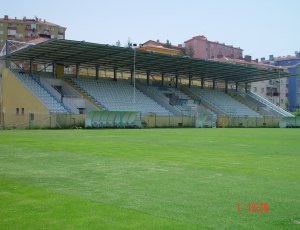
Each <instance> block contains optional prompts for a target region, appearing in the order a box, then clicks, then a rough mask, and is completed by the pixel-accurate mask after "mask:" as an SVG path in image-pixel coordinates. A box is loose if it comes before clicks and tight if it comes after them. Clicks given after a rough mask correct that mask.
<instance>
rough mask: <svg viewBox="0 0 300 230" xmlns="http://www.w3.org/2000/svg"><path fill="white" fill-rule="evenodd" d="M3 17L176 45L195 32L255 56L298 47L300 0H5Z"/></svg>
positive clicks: (105, 39)
mask: <svg viewBox="0 0 300 230" xmlns="http://www.w3.org/2000/svg"><path fill="white" fill-rule="evenodd" d="M2 1H3V2H2V3H1V9H0V17H3V16H4V15H8V16H9V17H10V18H14V17H17V18H23V17H24V16H26V17H27V18H34V17H38V18H42V19H46V21H50V22H53V23H56V24H59V25H61V26H64V27H67V31H66V39H72V40H80V41H82V40H84V41H87V42H95V43H101V44H115V43H116V42H117V41H118V40H119V41H120V42H121V44H122V45H124V44H126V43H127V41H128V39H130V40H131V41H132V42H133V43H137V44H140V43H144V42H146V41H148V40H157V39H159V40H160V41H166V40H167V39H168V40H169V41H170V42H171V43H172V44H174V45H177V44H181V43H184V41H186V40H188V39H190V38H192V37H193V36H197V35H204V36H206V37H207V38H208V40H211V41H219V42H222V43H225V44H228V45H233V46H235V47H241V48H242V49H243V50H244V55H251V56H252V58H261V57H269V55H270V54H273V55H275V56H287V55H294V53H295V51H300V29H299V9H300V1H299V0H284V1H282V0H251V1H249V0H152V1H145V0H139V1H138V0H126V1H122V0H107V1H104V0H98V1H97V0H51V1H50V0H49V1H40V0H26V1H22V0H9V1H8V0H6V1H4V0H2Z"/></svg>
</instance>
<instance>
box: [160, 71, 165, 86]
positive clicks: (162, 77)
mask: <svg viewBox="0 0 300 230" xmlns="http://www.w3.org/2000/svg"><path fill="white" fill-rule="evenodd" d="M164 81H165V75H164V73H162V74H161V86H164Z"/></svg>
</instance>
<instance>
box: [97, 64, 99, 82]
mask: <svg viewBox="0 0 300 230" xmlns="http://www.w3.org/2000/svg"><path fill="white" fill-rule="evenodd" d="M98 79H99V65H96V80H98Z"/></svg>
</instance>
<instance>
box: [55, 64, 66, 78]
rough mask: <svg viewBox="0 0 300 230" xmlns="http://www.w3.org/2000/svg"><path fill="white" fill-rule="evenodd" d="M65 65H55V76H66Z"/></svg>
mask: <svg viewBox="0 0 300 230" xmlns="http://www.w3.org/2000/svg"><path fill="white" fill-rule="evenodd" d="M64 67H65V66H64V65H60V64H56V65H55V76H57V77H58V78H63V77H64Z"/></svg>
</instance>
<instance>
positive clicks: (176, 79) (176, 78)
mask: <svg viewBox="0 0 300 230" xmlns="http://www.w3.org/2000/svg"><path fill="white" fill-rule="evenodd" d="M175 88H178V74H176V75H175Z"/></svg>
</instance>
